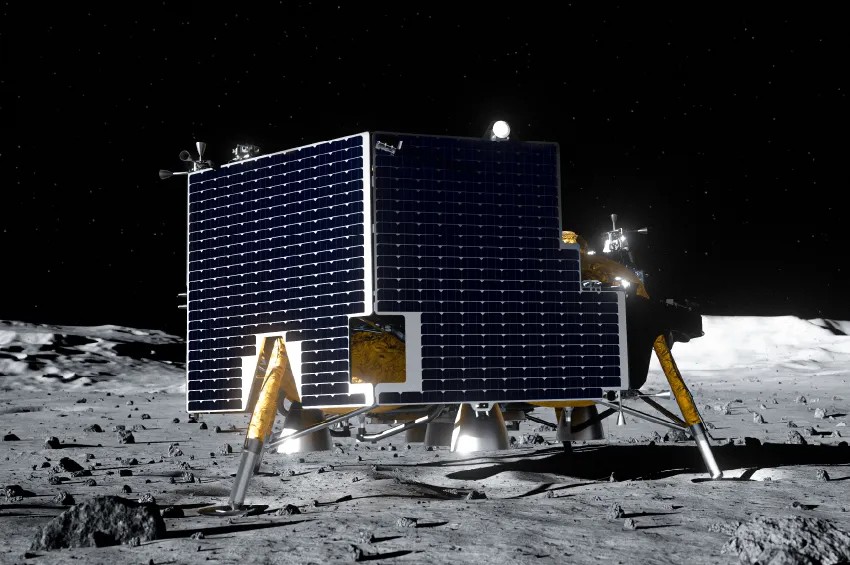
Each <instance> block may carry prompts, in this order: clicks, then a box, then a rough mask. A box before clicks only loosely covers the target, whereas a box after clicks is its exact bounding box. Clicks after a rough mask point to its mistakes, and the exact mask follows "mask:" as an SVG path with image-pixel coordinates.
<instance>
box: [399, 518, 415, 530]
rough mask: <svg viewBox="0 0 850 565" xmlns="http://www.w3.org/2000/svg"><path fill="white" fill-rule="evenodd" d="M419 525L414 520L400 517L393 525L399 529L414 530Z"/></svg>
mask: <svg viewBox="0 0 850 565" xmlns="http://www.w3.org/2000/svg"><path fill="white" fill-rule="evenodd" d="M418 524H419V521H418V520H417V519H416V518H406V517H402V518H399V519H398V520H396V522H395V525H396V526H397V527H399V528H415V527H417V526H418Z"/></svg>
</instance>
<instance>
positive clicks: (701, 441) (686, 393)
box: [653, 335, 723, 479]
mask: <svg viewBox="0 0 850 565" xmlns="http://www.w3.org/2000/svg"><path fill="white" fill-rule="evenodd" d="M653 349H655V354H656V355H657V356H658V362H659V363H660V364H661V368H662V369H663V370H664V375H665V376H666V377H667V382H668V383H670V389H671V390H672V391H673V396H675V398H676V403H677V404H678V405H679V410H680V411H681V412H682V417H683V418H684V420H685V423H686V424H687V425H688V428H689V429H690V431H691V435H692V436H693V438H694V440H695V441H696V443H697V447H699V451H700V455H702V459H703V461H705V466H706V467H708V472H709V474H710V475H711V478H712V479H719V478H722V477H723V472H722V471H721V470H720V467H718V466H717V461H715V459H714V454H713V453H712V452H711V445H710V444H709V442H708V434H707V433H706V430H705V424H704V423H703V421H702V417H701V416H700V414H699V410H698V409H697V405H696V403H695V402H694V397H693V396H692V395H691V391H690V390H688V387H687V385H686V384H685V381H684V379H682V373H680V372H679V368H678V367H677V366H676V361H675V360H674V359H673V354H672V353H671V352H670V348H669V347H668V346H667V340H666V339H665V338H664V336H663V335H660V336H658V337H657V338H656V339H655V343H654V344H653Z"/></svg>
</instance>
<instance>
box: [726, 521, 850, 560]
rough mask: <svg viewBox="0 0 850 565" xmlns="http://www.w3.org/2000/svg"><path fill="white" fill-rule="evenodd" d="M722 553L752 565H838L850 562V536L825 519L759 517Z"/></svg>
mask: <svg viewBox="0 0 850 565" xmlns="http://www.w3.org/2000/svg"><path fill="white" fill-rule="evenodd" d="M721 553H732V554H736V555H737V556H738V560H739V561H740V562H741V563H746V564H750V565H755V564H756V563H763V564H764V563H776V564H786V563H787V564H791V563H798V564H806V565H809V564H810V565H816V564H822V565H835V564H838V563H844V562H846V561H847V560H850V534H848V533H847V532H844V531H841V530H839V529H837V528H836V527H835V526H834V525H833V524H832V523H831V522H829V521H828V520H824V519H821V518H804V517H801V516H793V517H784V518H772V517H764V516H759V517H757V518H753V519H752V520H750V521H749V522H747V523H745V524H742V525H740V526H738V528H736V530H735V533H734V535H733V537H732V538H731V539H730V540H729V541H728V542H727V543H726V545H725V546H723V549H722V550H721Z"/></svg>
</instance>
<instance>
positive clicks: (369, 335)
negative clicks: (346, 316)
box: [349, 331, 407, 384]
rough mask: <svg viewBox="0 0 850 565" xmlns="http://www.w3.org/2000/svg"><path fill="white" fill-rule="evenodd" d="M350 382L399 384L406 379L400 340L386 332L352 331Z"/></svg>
mask: <svg viewBox="0 0 850 565" xmlns="http://www.w3.org/2000/svg"><path fill="white" fill-rule="evenodd" d="M349 347H350V350H351V382H352V383H371V384H378V383H403V382H405V381H406V380H407V372H406V369H407V361H406V359H405V349H404V342H403V341H401V340H400V339H399V338H397V337H396V336H395V335H393V334H392V333H389V332H363V331H360V332H352V335H351V344H350V346H349Z"/></svg>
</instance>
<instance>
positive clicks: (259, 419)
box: [229, 339, 288, 511]
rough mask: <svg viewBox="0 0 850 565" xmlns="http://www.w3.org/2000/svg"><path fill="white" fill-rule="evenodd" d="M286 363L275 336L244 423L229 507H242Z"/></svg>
mask: <svg viewBox="0 0 850 565" xmlns="http://www.w3.org/2000/svg"><path fill="white" fill-rule="evenodd" d="M287 366H288V365H287V358H286V350H285V349H284V346H283V341H282V340H280V339H278V340H277V343H276V344H275V354H274V355H273V356H272V362H271V366H270V367H269V371H268V375H267V376H266V378H265V380H264V381H263V385H262V389H261V390H260V396H259V398H258V399H257V404H256V406H255V407H254V412H253V414H251V423H250V424H248V434H247V437H246V438H245V444H244V446H243V447H242V459H241V460H240V461H239V470H238V471H236V479H235V481H234V482H233V488H232V490H231V491H230V500H229V504H230V509H231V510H232V511H238V510H240V509H241V508H242V504H243V503H244V502H245V493H246V492H247V490H248V483H249V482H250V480H251V477H252V476H253V474H254V472H255V470H256V468H257V467H258V465H259V463H260V460H261V458H262V452H263V444H264V443H265V441H266V439H268V437H269V435H270V434H271V430H272V426H273V425H274V419H275V415H276V413H277V401H278V391H279V390H280V384H281V382H282V381H283V376H284V373H285V371H286V369H287Z"/></svg>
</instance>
